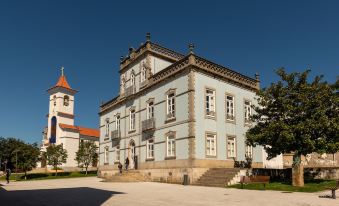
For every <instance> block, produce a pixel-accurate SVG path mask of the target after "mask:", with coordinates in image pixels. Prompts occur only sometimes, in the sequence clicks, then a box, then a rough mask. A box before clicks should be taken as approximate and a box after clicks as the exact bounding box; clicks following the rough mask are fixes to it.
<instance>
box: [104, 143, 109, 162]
mask: <svg viewBox="0 0 339 206" xmlns="http://www.w3.org/2000/svg"><path fill="white" fill-rule="evenodd" d="M108 149H109V148H108V146H106V147H105V149H104V164H108V162H109V150H108Z"/></svg>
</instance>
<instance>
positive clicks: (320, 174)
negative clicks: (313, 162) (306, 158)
mask: <svg viewBox="0 0 339 206" xmlns="http://www.w3.org/2000/svg"><path fill="white" fill-rule="evenodd" d="M304 174H305V177H306V178H307V177H311V178H314V179H335V180H337V179H339V167H332V168H331V167H328V168H325V167H322V168H305V170H304Z"/></svg>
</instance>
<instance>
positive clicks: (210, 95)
mask: <svg viewBox="0 0 339 206" xmlns="http://www.w3.org/2000/svg"><path fill="white" fill-rule="evenodd" d="M206 115H207V116H212V117H214V116H215V91H214V90H211V89H206Z"/></svg>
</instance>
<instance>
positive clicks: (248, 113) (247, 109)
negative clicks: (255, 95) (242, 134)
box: [244, 101, 252, 123]
mask: <svg viewBox="0 0 339 206" xmlns="http://www.w3.org/2000/svg"><path fill="white" fill-rule="evenodd" d="M244 109H245V123H250V117H251V114H252V111H251V102H250V101H245V107H244Z"/></svg>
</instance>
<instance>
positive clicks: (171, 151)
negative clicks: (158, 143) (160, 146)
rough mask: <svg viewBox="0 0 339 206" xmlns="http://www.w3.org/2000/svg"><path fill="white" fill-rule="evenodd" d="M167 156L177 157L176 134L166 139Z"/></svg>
mask: <svg viewBox="0 0 339 206" xmlns="http://www.w3.org/2000/svg"><path fill="white" fill-rule="evenodd" d="M166 147H167V150H166V156H167V157H175V136H174V134H169V135H168V136H167V137H166Z"/></svg>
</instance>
